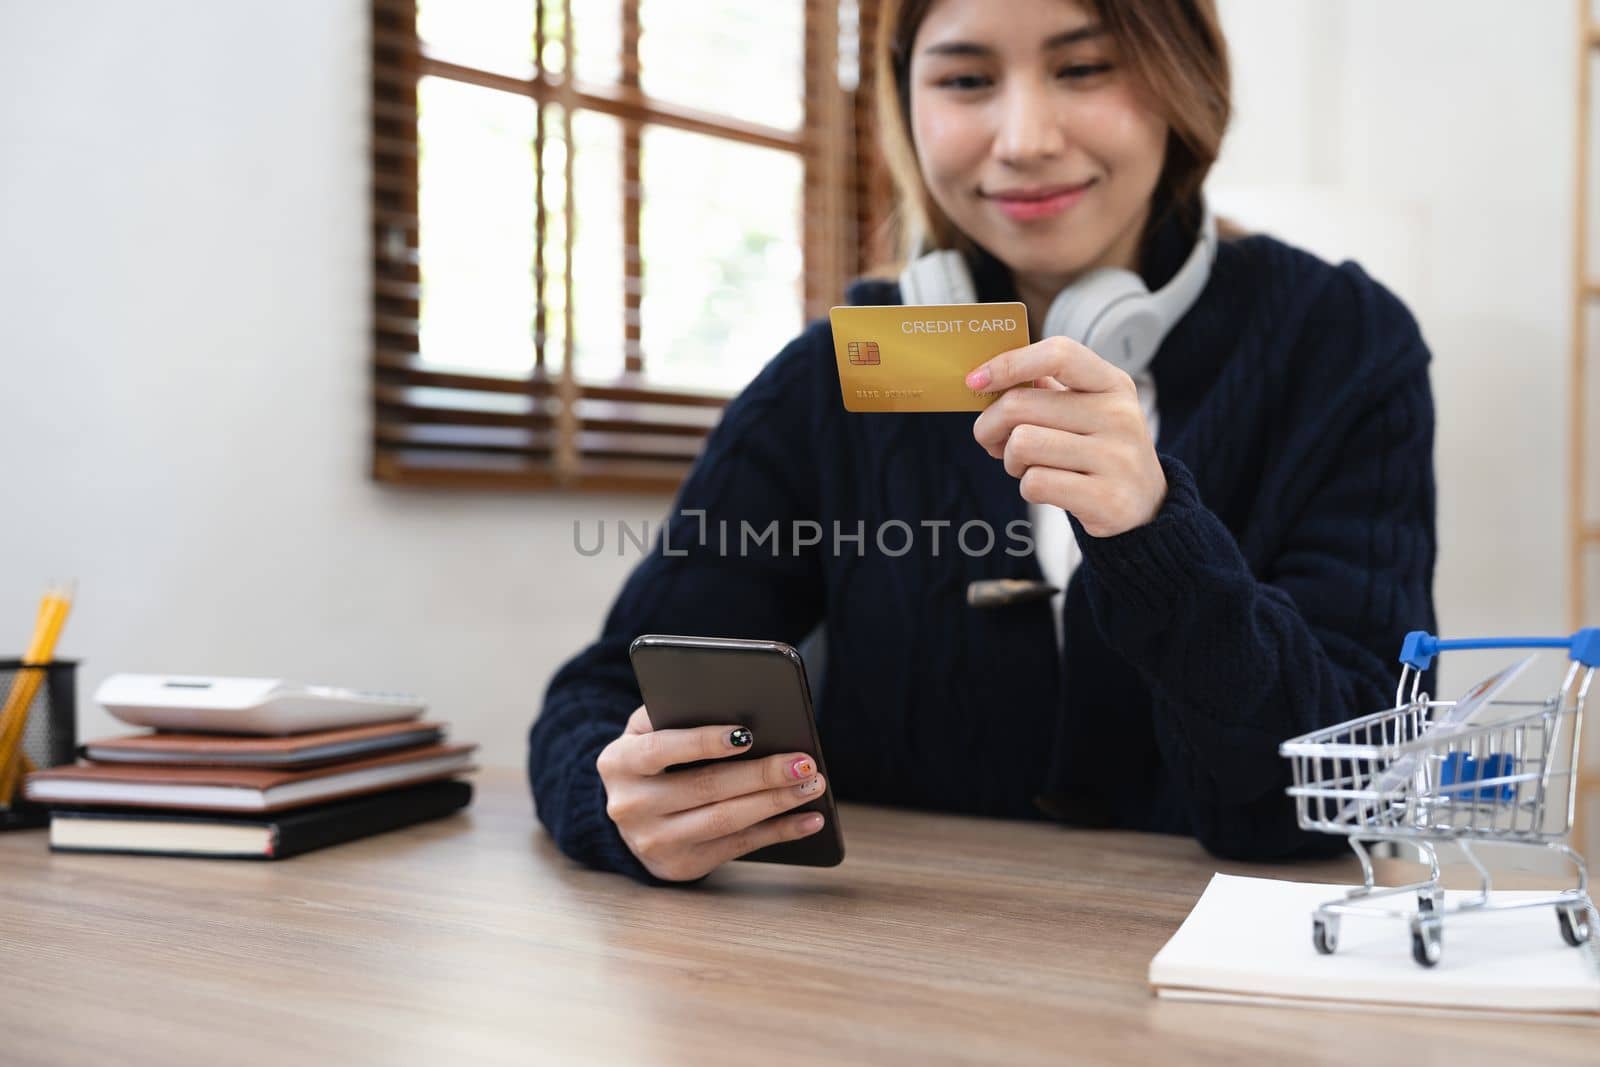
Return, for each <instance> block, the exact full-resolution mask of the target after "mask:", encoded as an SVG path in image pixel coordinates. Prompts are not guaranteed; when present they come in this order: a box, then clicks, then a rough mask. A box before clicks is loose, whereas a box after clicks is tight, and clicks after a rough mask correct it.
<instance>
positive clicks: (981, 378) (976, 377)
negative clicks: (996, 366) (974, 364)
mask: <svg viewBox="0 0 1600 1067" xmlns="http://www.w3.org/2000/svg"><path fill="white" fill-rule="evenodd" d="M988 384H989V368H988V367H979V368H978V369H977V370H975V371H973V372H972V373H971V374H969V375H967V388H968V389H982V388H983V387H984V386H986V385H988Z"/></svg>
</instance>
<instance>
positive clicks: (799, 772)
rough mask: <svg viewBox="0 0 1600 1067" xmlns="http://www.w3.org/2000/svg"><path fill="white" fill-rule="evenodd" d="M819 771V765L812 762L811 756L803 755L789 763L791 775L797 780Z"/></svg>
mask: <svg viewBox="0 0 1600 1067" xmlns="http://www.w3.org/2000/svg"><path fill="white" fill-rule="evenodd" d="M816 773H817V765H816V764H815V763H812V762H811V757H810V756H801V757H800V758H799V759H797V760H795V761H794V762H793V763H791V764H789V777H790V778H793V779H794V780H795V781H797V782H798V781H799V780H800V779H802V778H806V777H809V776H810V775H813V774H816Z"/></svg>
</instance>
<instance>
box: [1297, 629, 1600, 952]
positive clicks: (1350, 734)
mask: <svg viewBox="0 0 1600 1067" xmlns="http://www.w3.org/2000/svg"><path fill="white" fill-rule="evenodd" d="M1496 648H1564V649H1566V650H1567V651H1568V654H1569V658H1570V659H1571V664H1570V665H1569V667H1568V668H1567V672H1566V676H1565V680H1564V681H1563V683H1562V686H1561V690H1560V692H1558V693H1556V694H1555V695H1554V696H1551V697H1549V698H1548V699H1545V700H1542V701H1526V700H1525V701H1514V700H1493V699H1490V700H1487V701H1486V702H1485V703H1484V704H1483V706H1481V707H1479V708H1478V709H1477V711H1476V712H1474V713H1473V714H1472V715H1470V716H1469V717H1468V720H1467V721H1466V722H1465V723H1459V722H1450V721H1447V716H1448V714H1449V712H1450V709H1451V708H1453V707H1454V706H1455V702H1454V701H1443V700H1433V699H1430V698H1429V696H1428V694H1427V693H1425V692H1421V691H1420V689H1421V685H1422V672H1423V671H1425V670H1427V669H1428V667H1429V666H1430V665H1431V664H1432V662H1433V658H1434V657H1435V656H1436V655H1438V654H1439V653H1441V652H1445V651H1450V650H1455V649H1496ZM1400 662H1401V663H1402V664H1403V665H1404V666H1403V667H1402V669H1401V672H1400V685H1399V687H1398V688H1397V689H1396V690H1395V705H1394V707H1392V708H1389V709H1388V710H1387V711H1380V712H1377V713H1376V714H1373V715H1368V716H1365V717H1364V718H1360V719H1352V720H1351V721H1349V722H1346V723H1341V724H1340V725H1338V726H1330V727H1327V728H1326V729H1322V730H1317V731H1314V732H1312V733H1309V734H1306V735H1305V736H1303V737H1297V738H1294V739H1293V740H1290V741H1285V742H1284V743H1283V744H1282V745H1281V746H1280V747H1279V750H1278V751H1279V753H1280V754H1281V755H1283V756H1284V757H1286V758H1287V759H1288V760H1289V763H1290V766H1291V767H1292V768H1293V772H1294V784H1293V785H1291V786H1290V787H1289V790H1288V792H1289V795H1290V796H1292V797H1293V798H1294V802H1295V812H1296V815H1297V817H1298V819H1299V822H1300V826H1301V828H1302V829H1306V830H1320V831H1322V832H1323V833H1329V834H1344V835H1345V836H1346V837H1348V838H1349V840H1350V847H1351V849H1353V850H1354V851H1355V854H1356V856H1357V857H1358V858H1359V859H1360V860H1361V871H1362V876H1363V884H1362V885H1361V886H1359V887H1358V888H1355V889H1352V890H1351V891H1350V892H1349V893H1347V894H1346V895H1345V896H1344V897H1342V898H1340V899H1338V900H1332V901H1329V902H1328V903H1326V904H1323V905H1322V906H1321V907H1319V908H1317V910H1316V911H1315V912H1314V913H1313V914H1312V926H1311V934H1312V941H1313V943H1314V944H1315V945H1316V948H1317V951H1318V952H1320V953H1323V954H1324V955H1326V954H1329V953H1332V952H1333V951H1334V950H1335V949H1336V948H1337V947H1338V942H1339V918H1340V916H1342V915H1380V916H1388V917H1390V918H1396V919H1404V920H1407V921H1408V922H1409V923H1410V926H1411V954H1412V956H1413V957H1414V958H1415V959H1416V961H1417V962H1418V963H1419V964H1421V965H1423V966H1424V967H1432V966H1433V965H1434V964H1436V963H1438V962H1439V958H1440V955H1441V953H1442V951H1443V930H1444V918H1445V916H1447V915H1467V914H1472V913H1477V912H1486V911H1495V910H1503V909H1507V908H1514V907H1516V908H1529V907H1553V908H1554V909H1555V912H1556V918H1557V921H1558V923H1559V926H1560V930H1561V936H1562V937H1563V938H1564V939H1565V940H1566V942H1567V943H1568V944H1569V945H1573V946H1574V947H1576V946H1579V945H1582V944H1583V943H1584V942H1586V941H1588V940H1589V938H1590V937H1591V936H1592V933H1593V929H1594V926H1595V922H1594V919H1595V911H1594V904H1593V902H1592V901H1591V900H1590V899H1589V892H1588V890H1589V885H1588V870H1587V868H1586V867H1585V865H1584V861H1583V857H1582V856H1580V855H1579V854H1578V853H1577V852H1575V851H1574V850H1573V849H1572V848H1570V847H1569V846H1568V845H1567V844H1566V837H1567V835H1568V833H1569V832H1570V831H1571V829H1572V815H1573V810H1574V808H1575V805H1576V802H1577V796H1576V793H1577V778H1578V773H1577V772H1578V761H1579V753H1580V751H1581V750H1580V748H1579V741H1580V738H1579V732H1580V728H1581V727H1582V725H1583V705H1584V700H1585V699H1586V698H1587V696H1588V694H1589V686H1590V683H1591V682H1592V681H1593V679H1594V674H1595V668H1596V667H1597V666H1600V628H1591V629H1585V630H1579V631H1578V632H1577V633H1575V634H1573V635H1572V636H1571V637H1526V638H1524V637H1509V638H1485V639H1466V640H1452V641H1442V640H1440V639H1439V638H1437V637H1434V636H1433V635H1431V634H1427V633H1423V632H1421V631H1417V632H1415V633H1411V634H1408V635H1407V636H1406V639H1405V643H1404V645H1403V647H1402V649H1401V652H1400ZM1383 841H1403V842H1406V843H1408V844H1410V845H1412V846H1413V847H1415V848H1416V849H1417V850H1418V851H1419V852H1420V853H1421V855H1422V858H1423V859H1424V861H1425V862H1426V863H1427V864H1428V866H1429V868H1430V871H1429V875H1428V878H1427V880H1426V881H1423V882H1416V883H1413V884H1411V885H1402V886H1392V887H1389V886H1382V887H1380V886H1377V885H1375V884H1374V883H1373V877H1372V858H1371V856H1370V855H1369V853H1368V846H1369V845H1371V844H1373V843H1376V842H1383ZM1441 842H1451V843H1453V844H1455V845H1456V846H1457V847H1458V848H1459V849H1460V850H1461V853H1462V855H1464V856H1465V857H1466V858H1467V860H1468V862H1470V863H1471V864H1472V866H1473V867H1474V868H1476V870H1477V872H1478V875H1479V877H1480V879H1481V885H1480V888H1479V891H1478V893H1477V895H1476V896H1471V897H1468V898H1466V899H1464V900H1461V901H1460V902H1459V903H1451V904H1450V905H1449V906H1446V898H1445V894H1444V890H1443V889H1442V888H1441V887H1440V885H1439V857H1438V854H1437V852H1436V851H1435V846H1436V845H1438V844H1439V843H1441ZM1482 842H1493V843H1495V844H1506V845H1515V846H1523V847H1527V848H1534V849H1541V850H1546V851H1553V852H1555V853H1558V854H1559V855H1561V856H1564V857H1565V858H1566V859H1567V860H1569V861H1570V862H1571V863H1572V865H1573V867H1574V868H1576V870H1577V885H1576V887H1574V888H1572V889H1567V890H1563V891H1561V892H1554V893H1551V894H1550V895H1548V896H1540V897H1538V898H1522V899H1519V900H1518V901H1517V902H1516V903H1515V904H1507V903H1499V902H1496V901H1494V900H1493V899H1492V898H1491V895H1490V876H1489V871H1488V869H1487V868H1486V867H1485V866H1484V865H1483V863H1482V862H1481V861H1480V859H1479V858H1478V857H1477V856H1476V855H1475V854H1474V852H1473V847H1474V846H1475V845H1477V844H1479V843H1482ZM1412 895H1414V896H1415V898H1416V910H1414V911H1413V910H1411V909H1410V908H1409V907H1404V908H1397V907H1385V906H1383V905H1380V904H1377V903H1376V902H1378V901H1381V900H1384V899H1385V898H1396V897H1399V898H1404V897H1408V896H1412ZM1391 903H1396V902H1395V901H1392V900H1391Z"/></svg>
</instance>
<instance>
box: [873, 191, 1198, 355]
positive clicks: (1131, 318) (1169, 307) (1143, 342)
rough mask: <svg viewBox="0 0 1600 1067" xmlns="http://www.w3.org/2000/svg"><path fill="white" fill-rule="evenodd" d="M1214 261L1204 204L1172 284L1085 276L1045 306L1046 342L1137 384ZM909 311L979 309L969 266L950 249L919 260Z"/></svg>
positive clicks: (912, 268) (906, 283) (1119, 272)
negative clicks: (1196, 233) (1068, 341)
mask: <svg viewBox="0 0 1600 1067" xmlns="http://www.w3.org/2000/svg"><path fill="white" fill-rule="evenodd" d="M1216 254H1217V223H1216V219H1215V218H1213V217H1212V214H1211V208H1210V206H1209V205H1205V204H1202V208H1201V220H1200V239H1199V240H1197V241H1196V242H1195V245H1194V250H1193V251H1192V252H1190V253H1189V258H1188V259H1186V260H1184V263H1183V266H1181V267H1179V268H1178V272H1177V273H1176V274H1174V275H1173V276H1172V280H1171V281H1169V282H1167V284H1166V285H1164V286H1162V287H1161V288H1160V289H1158V290H1157V291H1155V292H1154V293H1152V292H1151V291H1150V290H1149V289H1148V288H1146V287H1145V284H1144V279H1143V278H1140V277H1139V275H1137V274H1135V273H1134V272H1133V271H1131V270H1124V269H1122V268H1121V267H1102V268H1100V269H1098V270H1093V271H1090V272H1089V273H1087V274H1085V275H1084V276H1083V277H1081V278H1079V279H1078V280H1077V281H1075V282H1073V283H1072V284H1071V285H1069V286H1067V287H1066V288H1065V289H1063V290H1061V292H1060V293H1058V294H1056V298H1055V299H1054V300H1052V301H1051V302H1050V310H1049V311H1048V312H1047V313H1046V314H1045V318H1044V335H1045V336H1046V337H1055V336H1058V335H1059V336H1065V337H1070V338H1072V339H1073V340H1074V341H1078V342H1080V343H1081V344H1084V345H1087V346H1088V347H1089V348H1091V349H1093V350H1094V352H1095V354H1097V355H1099V356H1100V357H1101V358H1102V359H1105V360H1106V361H1107V362H1110V363H1112V364H1115V365H1116V366H1118V367H1121V368H1122V369H1123V370H1124V371H1126V372H1127V373H1128V374H1129V375H1132V376H1133V377H1135V378H1137V377H1139V376H1140V375H1141V374H1143V373H1144V372H1145V371H1146V370H1147V369H1148V368H1149V366H1150V361H1151V360H1152V359H1154V358H1155V354H1156V349H1158V348H1160V347H1161V342H1162V340H1163V339H1164V338H1165V337H1166V336H1167V333H1168V332H1169V331H1170V330H1171V329H1172V327H1173V326H1175V325H1177V323H1178V320H1180V319H1182V318H1183V316H1184V315H1186V314H1187V313H1188V311H1189V309H1190V308H1192V307H1193V306H1194V304H1195V301H1196V300H1199V299H1200V293H1201V291H1202V290H1204V289H1205V287H1206V281H1207V279H1209V278H1210V277H1211V263H1212V260H1214V259H1215V258H1216ZM900 298H901V300H902V302H904V303H906V304H976V303H977V302H978V294H977V290H976V288H975V287H974V286H973V283H972V275H971V272H970V271H969V270H968V267H967V262H966V260H965V259H963V258H962V255H961V253H960V252H958V251H956V250H955V249H950V248H946V249H940V250H939V251H935V252H929V253H927V254H925V255H922V256H919V257H917V258H916V259H915V260H913V261H912V262H910V263H908V264H907V265H906V269H905V270H904V271H902V272H901V274H900Z"/></svg>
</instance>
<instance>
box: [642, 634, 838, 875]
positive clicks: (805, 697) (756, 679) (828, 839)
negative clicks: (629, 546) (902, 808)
mask: <svg viewBox="0 0 1600 1067" xmlns="http://www.w3.org/2000/svg"><path fill="white" fill-rule="evenodd" d="M628 655H629V657H630V658H631V659H632V661H633V672H634V675H635V677H637V678H638V680H639V692H640V695H641V696H643V697H644V706H645V709H646V712H647V713H648V714H649V716H650V725H651V727H652V728H653V729H656V730H682V729H691V728H694V727H699V726H720V725H723V724H728V725H740V726H745V727H748V728H749V730H750V732H751V734H752V735H754V738H755V740H754V741H753V742H752V744H751V745H750V748H749V750H748V751H745V752H742V753H740V754H738V755H736V756H728V757H726V758H724V759H718V760H701V761H698V762H697V763H693V764H680V765H679V766H676V767H672V768H669V769H668V772H667V773H669V774H670V773H673V772H676V771H681V770H685V769H687V768H689V767H694V766H703V765H704V764H706V763H729V762H732V761H734V760H748V759H761V758H763V757H765V756H772V755H777V754H779V753H783V752H804V753H806V754H808V755H809V756H811V757H812V758H813V759H815V760H816V761H817V770H819V771H821V772H822V775H823V777H824V778H825V779H826V780H827V781H828V783H829V784H828V788H827V789H825V790H823V793H822V795H821V796H820V797H817V798H816V799H815V800H810V801H807V802H806V803H804V804H800V805H797V806H796V807H794V808H791V809H790V810H789V811H788V812H785V813H784V815H785V816H787V815H793V814H795V813H797V812H803V811H819V812H821V813H822V817H823V824H822V829H820V830H818V831H817V832H816V833H814V834H811V835H810V836H809V837H802V838H800V839H799V840H796V841H781V842H779V843H778V844H775V845H768V846H767V847H765V848H760V849H757V850H756V851H754V852H751V853H749V854H747V855H744V856H740V857H739V858H740V859H742V860H750V861H752V862H757V863H793V864H800V865H804V866H810V867H832V866H834V865H836V864H838V863H839V862H840V861H841V860H843V859H844V834H843V832H842V831H841V830H840V828H839V812H838V809H837V808H836V807H835V805H834V803H833V785H832V779H831V778H828V777H827V775H828V765H827V762H826V760H824V759H823V756H822V744H821V741H820V740H819V739H818V737H817V727H816V720H815V719H814V718H813V716H812V713H811V690H810V687H809V686H808V685H807V683H806V669H805V664H804V663H802V662H801V660H800V654H799V653H798V652H796V651H795V650H794V649H793V648H791V647H790V646H789V645H786V644H784V643H783V642H781V641H747V640H742V639H738V638H728V637H679V636H671V635H666V634H645V635H644V636H642V637H639V638H638V639H636V640H635V641H634V642H633V645H632V646H631V647H630V648H629V649H628ZM779 817H782V816H779Z"/></svg>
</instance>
